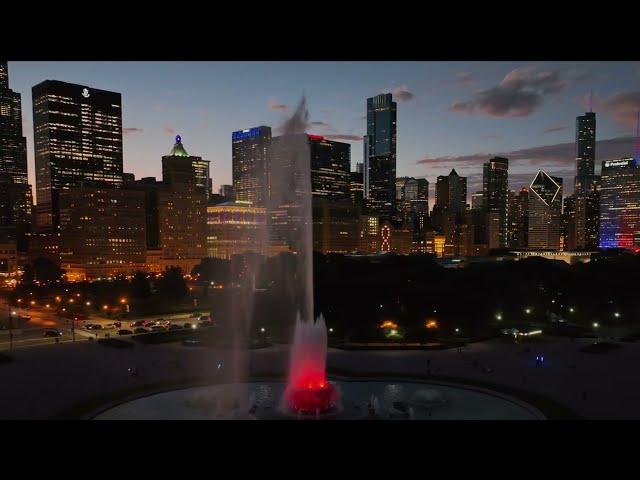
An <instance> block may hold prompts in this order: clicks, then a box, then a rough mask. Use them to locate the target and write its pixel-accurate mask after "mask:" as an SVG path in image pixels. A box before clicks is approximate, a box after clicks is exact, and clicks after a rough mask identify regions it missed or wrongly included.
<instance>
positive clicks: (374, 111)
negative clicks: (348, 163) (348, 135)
mask: <svg viewBox="0 0 640 480" xmlns="http://www.w3.org/2000/svg"><path fill="white" fill-rule="evenodd" d="M396 120H397V105H396V102H394V101H393V98H392V95H391V94H390V93H385V94H380V95H376V96H375V97H372V98H368V99H367V134H366V135H365V137H364V167H363V168H364V170H363V171H364V197H365V200H366V203H367V207H368V208H370V209H371V210H372V211H373V212H375V213H378V214H381V215H383V216H391V215H393V214H394V210H395V196H396V192H395V190H396V186H395V182H396V129H397V125H396Z"/></svg>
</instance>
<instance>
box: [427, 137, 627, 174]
mask: <svg viewBox="0 0 640 480" xmlns="http://www.w3.org/2000/svg"><path fill="white" fill-rule="evenodd" d="M633 141H634V139H633V137H630V136H625V137H615V138H611V139H608V140H599V141H597V142H596V155H597V158H598V159H599V160H604V159H608V158H620V157H625V156H629V155H631V153H632V151H633ZM495 156H500V157H506V158H508V159H509V166H510V167H512V166H514V165H519V166H530V167H535V168H541V167H549V166H554V167H556V168H559V167H565V168H566V167H573V166H574V164H575V161H576V158H575V143H574V142H569V143H558V144H554V145H542V146H538V147H532V148H523V149H520V150H512V151H509V152H493V153H484V152H480V153H472V154H470V155H460V156H444V157H430V156H429V155H425V157H424V158H422V159H420V160H418V161H417V162H416V163H417V164H419V165H428V166H429V167H434V168H435V167H439V168H453V167H455V168H459V167H460V166H462V167H477V168H480V167H481V166H482V164H483V163H484V162H486V161H487V160H489V159H490V158H492V157H495Z"/></svg>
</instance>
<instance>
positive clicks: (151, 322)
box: [142, 320, 156, 327]
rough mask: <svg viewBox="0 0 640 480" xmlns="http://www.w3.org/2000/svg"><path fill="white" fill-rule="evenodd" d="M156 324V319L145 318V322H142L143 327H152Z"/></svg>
mask: <svg viewBox="0 0 640 480" xmlns="http://www.w3.org/2000/svg"><path fill="white" fill-rule="evenodd" d="M155 324H156V321H155V320H145V321H144V322H142V326H143V327H152V326H154V325H155Z"/></svg>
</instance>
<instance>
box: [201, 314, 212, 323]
mask: <svg viewBox="0 0 640 480" xmlns="http://www.w3.org/2000/svg"><path fill="white" fill-rule="evenodd" d="M207 320H211V317H210V316H209V315H202V316H201V317H200V322H206V321H207Z"/></svg>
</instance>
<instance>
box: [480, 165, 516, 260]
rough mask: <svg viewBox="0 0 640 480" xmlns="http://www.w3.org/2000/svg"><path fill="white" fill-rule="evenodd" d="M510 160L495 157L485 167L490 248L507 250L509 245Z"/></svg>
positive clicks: (484, 184) (484, 181)
mask: <svg viewBox="0 0 640 480" xmlns="http://www.w3.org/2000/svg"><path fill="white" fill-rule="evenodd" d="M508 170H509V160H508V159H506V158H503V157H494V158H492V159H491V160H489V161H488V162H487V163H485V164H484V165H483V175H482V187H483V188H482V191H483V202H484V203H483V205H484V208H485V210H486V213H487V243H488V245H489V248H490V249H492V248H505V247H507V244H508V238H509V233H508V232H509V225H508V214H509V211H508V196H509V178H508Z"/></svg>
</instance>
